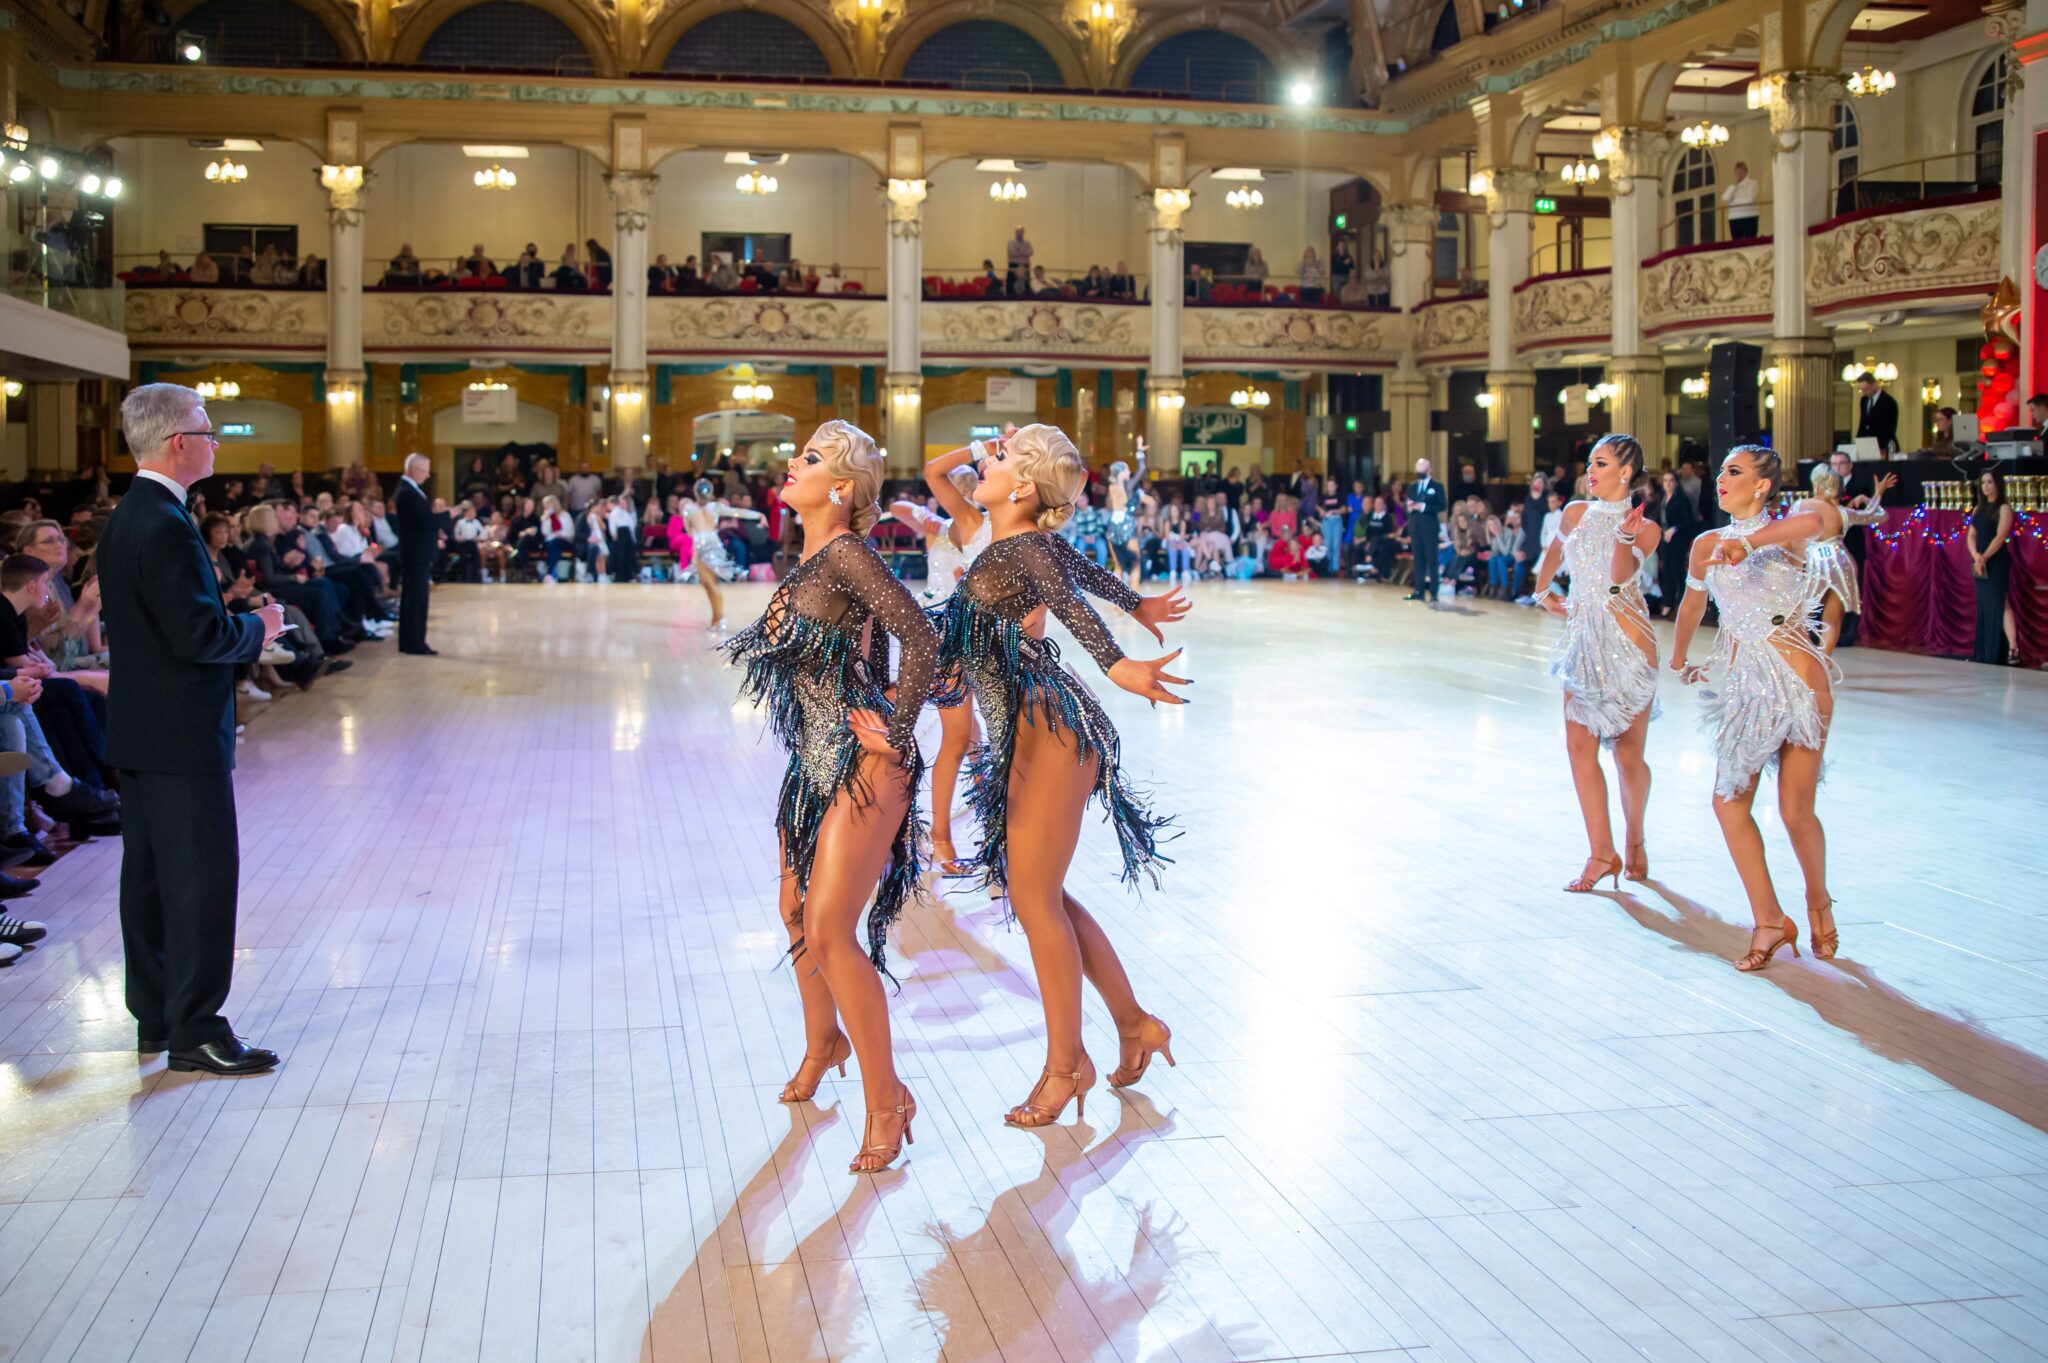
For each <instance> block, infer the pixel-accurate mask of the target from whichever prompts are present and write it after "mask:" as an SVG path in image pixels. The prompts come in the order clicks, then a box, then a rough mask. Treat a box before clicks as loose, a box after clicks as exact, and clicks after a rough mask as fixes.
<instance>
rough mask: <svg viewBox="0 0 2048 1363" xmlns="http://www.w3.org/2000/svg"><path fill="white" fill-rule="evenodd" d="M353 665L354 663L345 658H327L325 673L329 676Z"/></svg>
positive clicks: (346, 669) (344, 670)
mask: <svg viewBox="0 0 2048 1363" xmlns="http://www.w3.org/2000/svg"><path fill="white" fill-rule="evenodd" d="M354 666H355V663H354V662H352V661H351V660H349V659H347V658H329V659H328V660H327V675H328V676H330V677H331V676H333V675H334V674H335V673H337V672H346V671H348V670H349V669H350V668H351V667H354Z"/></svg>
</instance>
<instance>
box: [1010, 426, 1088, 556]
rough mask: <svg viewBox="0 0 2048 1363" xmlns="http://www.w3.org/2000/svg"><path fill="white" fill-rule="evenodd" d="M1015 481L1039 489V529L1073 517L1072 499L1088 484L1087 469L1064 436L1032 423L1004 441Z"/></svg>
mask: <svg viewBox="0 0 2048 1363" xmlns="http://www.w3.org/2000/svg"><path fill="white" fill-rule="evenodd" d="M1003 453H1004V454H1005V455H1007V456H1008V458H1009V461H1010V463H1011V464H1012V465H1013V466H1014V467H1015V470H1016V474H1017V480H1018V481H1019V482H1024V483H1029V484H1031V486H1032V487H1034V488H1036V489H1038V528H1039V529H1040V530H1057V529H1059V528H1060V527H1061V526H1062V525H1065V524H1066V522H1067V517H1069V516H1071V515H1073V514H1074V498H1076V497H1078V496H1080V495H1081V489H1082V488H1083V487H1085V486H1086V485H1087V483H1088V466H1087V465H1086V464H1084V463H1082V462H1081V452H1080V451H1079V450H1077V449H1075V448H1074V442H1073V441H1071V440H1069V439H1067V433H1066V432H1065V431H1062V430H1061V429H1060V428H1059V427H1057V426H1047V425H1044V424H1042V423H1039V422H1033V423H1032V424H1031V425H1029V426H1025V427H1023V428H1022V429H1020V430H1019V431H1018V432H1017V433H1016V434H1015V435H1013V436H1011V437H1010V438H1009V439H1008V440H1005V441H1004V442H1003Z"/></svg>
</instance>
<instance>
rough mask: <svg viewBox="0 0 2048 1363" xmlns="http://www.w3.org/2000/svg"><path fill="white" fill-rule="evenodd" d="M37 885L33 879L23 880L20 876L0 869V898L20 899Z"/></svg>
mask: <svg viewBox="0 0 2048 1363" xmlns="http://www.w3.org/2000/svg"><path fill="white" fill-rule="evenodd" d="M35 887H36V883H35V882H34V881H33V880H23V879H21V878H20V877H19V876H11V875H8V874H7V873H6V872H5V871H0V899H19V898H21V897H22V896H23V895H25V894H28V893H30V892H32V891H33V890H34V889H35Z"/></svg>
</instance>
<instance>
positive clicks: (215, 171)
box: [206, 156, 249, 185]
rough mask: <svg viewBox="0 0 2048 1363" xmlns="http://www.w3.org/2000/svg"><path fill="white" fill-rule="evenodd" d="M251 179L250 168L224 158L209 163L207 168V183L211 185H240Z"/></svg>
mask: <svg viewBox="0 0 2048 1363" xmlns="http://www.w3.org/2000/svg"><path fill="white" fill-rule="evenodd" d="M248 178H249V168H248V167H247V166H245V165H242V164H241V163H239V162H236V161H230V160H229V159H228V158H227V157H225V156H223V157H221V158H220V160H218V161H209V162H208V163H207V166H206V183H208V184H210V185H238V184H240V183H242V181H244V180H246V179H248Z"/></svg>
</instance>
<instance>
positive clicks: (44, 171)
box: [36, 156, 64, 180]
mask: <svg viewBox="0 0 2048 1363" xmlns="http://www.w3.org/2000/svg"><path fill="white" fill-rule="evenodd" d="M62 169H64V167H63V165H62V164H61V163H60V162H59V161H58V160H57V158H56V157H54V156H45V157H44V158H43V159H42V160H41V161H38V162H37V163H36V171H37V173H38V174H40V175H41V176H42V177H43V178H44V179H45V180H54V179H56V178H57V172H58V171H60V170H62Z"/></svg>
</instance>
